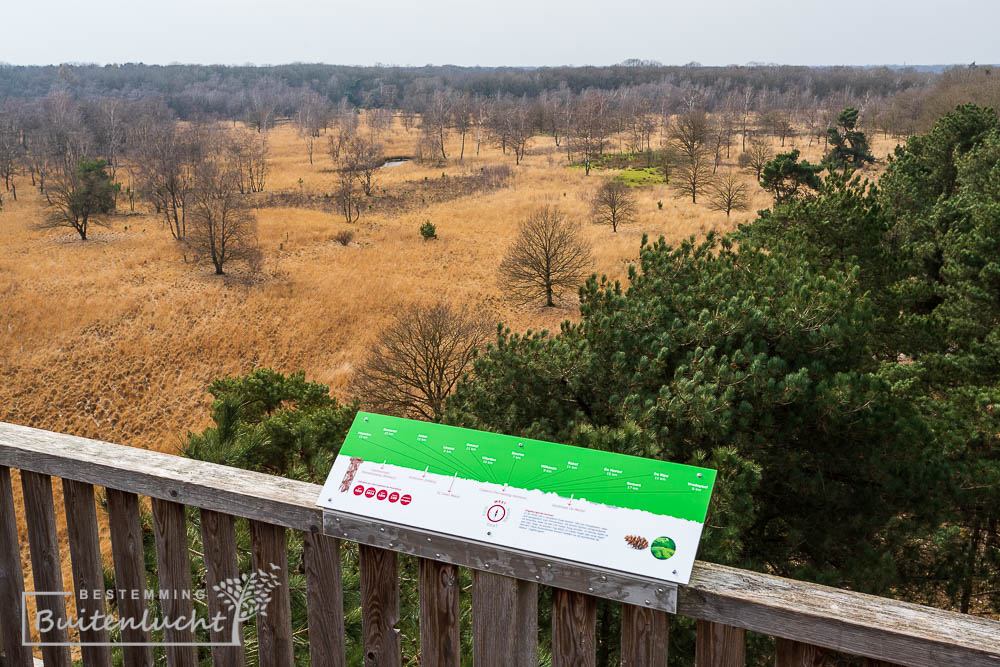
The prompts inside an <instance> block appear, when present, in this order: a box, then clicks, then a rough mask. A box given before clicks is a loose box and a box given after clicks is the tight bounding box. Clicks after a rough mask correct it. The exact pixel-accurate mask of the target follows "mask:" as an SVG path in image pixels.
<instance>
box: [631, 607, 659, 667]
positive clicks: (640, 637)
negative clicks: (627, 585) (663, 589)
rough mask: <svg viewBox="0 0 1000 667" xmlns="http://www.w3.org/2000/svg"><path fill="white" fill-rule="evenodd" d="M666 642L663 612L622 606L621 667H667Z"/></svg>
mask: <svg viewBox="0 0 1000 667" xmlns="http://www.w3.org/2000/svg"><path fill="white" fill-rule="evenodd" d="M669 639H670V617H669V616H668V615H667V614H666V613H664V612H662V611H657V610H655V609H648V608H646V607H637V606H635V605H632V604H623V605H622V667H639V666H641V667H666V666H667V655H668V645H669Z"/></svg>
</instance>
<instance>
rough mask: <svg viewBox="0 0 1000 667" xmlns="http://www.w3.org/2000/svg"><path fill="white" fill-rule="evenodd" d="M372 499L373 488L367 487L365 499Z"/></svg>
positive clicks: (373, 494)
mask: <svg viewBox="0 0 1000 667" xmlns="http://www.w3.org/2000/svg"><path fill="white" fill-rule="evenodd" d="M374 497H375V487H374V486H369V487H368V490H367V491H365V498H374Z"/></svg>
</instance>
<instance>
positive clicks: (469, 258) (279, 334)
mask: <svg viewBox="0 0 1000 667" xmlns="http://www.w3.org/2000/svg"><path fill="white" fill-rule="evenodd" d="M382 140H383V142H384V143H385V152H386V154H387V155H412V154H413V153H414V152H415V150H414V148H415V145H416V142H417V141H419V131H418V130H411V131H409V132H407V131H406V130H405V129H404V128H403V126H402V124H401V123H399V122H396V123H395V124H394V125H393V126H392V127H391V128H390V130H389V131H388V133H387V134H386V136H385V137H383V139H382ZM268 141H269V146H270V166H271V171H270V175H269V177H268V180H267V189H268V191H271V192H279V193H281V192H285V193H299V192H300V189H301V191H302V192H305V193H314V194H320V195H321V194H322V193H324V192H327V191H332V190H333V179H334V175H333V174H332V173H330V171H329V170H330V167H331V166H332V163H331V162H330V158H329V157H328V156H327V155H326V152H325V145H326V139H325V138H323V137H321V138H320V139H318V140H317V142H316V152H315V156H314V160H315V164H314V165H310V164H309V162H308V158H307V155H306V151H305V148H304V144H303V142H302V140H301V138H300V137H299V136H298V135H297V133H296V132H295V130H294V128H293V127H292V126H291V125H289V124H283V125H279V126H278V127H277V128H275V129H273V130H271V131H270V133H269V137H268ZM794 141H795V140H791V141H789V145H788V146H787V147H786V149H789V148H791V147H793V146H794ZM458 144H459V138H458V137H457V136H452V138H451V146H450V150H449V157H452V158H455V157H457V155H458ZM799 144H800V145H799V146H798V147H799V148H800V149H802V151H803V154H804V156H805V157H807V158H808V159H810V160H814V161H815V160H819V159H820V157H821V151H820V149H819V147H817V146H816V145H813V146H812V147H806V146H805V145H804V144H805V141H804V140H803V139H801V138H800V139H799ZM893 144H894V142H886V141H879V140H876V141H875V146H874V147H875V151H876V155H877V156H878V157H879V158H880V159H881V158H884V157H885V155H886V154H887V152H888V151H889V150H890V149H891V147H892V145H893ZM775 148H776V150H780V148H779V147H778V146H775ZM737 154H738V144H737V145H734V147H733V151H732V160H731V163H730V164H728V165H724V166H723V168H727V167H730V166H734V163H735V160H736V156H737ZM498 163H509V164H511V165H512V166H513V163H514V158H513V155H511V154H508V155H503V154H502V153H501V152H500V150H499V149H498V148H496V147H493V146H487V145H486V144H484V145H483V149H482V151H481V154H480V155H479V156H478V157H477V156H476V155H475V137H474V136H472V137H469V138H467V141H466V151H465V159H464V161H463V162H462V163H458V162H457V161H456V160H454V159H453V160H452V161H451V162H450V163H449V164H448V166H446V167H445V168H444V169H442V168H439V167H423V166H421V165H419V164H417V163H415V162H408V163H405V164H403V165H400V166H395V167H389V168H385V169H382V170H380V180H379V186H380V187H383V188H386V189H387V190H392V189H393V188H402V187H404V185H405V183H406V182H414V181H415V182H422V181H423V180H424V179H425V177H426V178H427V179H428V180H430V179H439V178H441V177H442V171H443V172H444V173H446V174H448V175H449V176H460V175H463V174H470V173H475V172H478V170H479V167H480V166H483V165H488V164H498ZM567 164H568V163H567V162H566V154H565V151H564V150H563V149H560V148H556V147H555V145H554V143H553V140H552V139H551V138H550V137H535V138H534V139H533V140H532V142H531V143H530V145H529V150H528V155H527V157H526V158H525V159H524V161H523V162H522V164H521V165H520V166H518V167H516V170H515V172H516V176H515V179H514V182H513V185H512V187H509V188H506V189H501V190H497V191H494V192H491V193H487V194H478V195H471V196H466V197H460V198H458V199H453V200H450V201H443V202H437V203H435V202H433V201H428V203H427V204H426V205H424V206H418V207H416V208H413V209H412V210H408V211H407V212H405V213H401V214H398V215H389V214H376V215H365V214H363V215H362V217H361V219H360V221H359V222H358V224H356V225H349V224H348V223H345V222H344V220H343V218H342V217H340V216H339V215H337V214H334V213H326V212H323V211H319V210H314V209H302V208H261V209H259V210H258V213H257V218H258V222H259V233H260V238H261V242H262V245H263V250H264V253H265V270H266V273H267V274H269V275H270V277H269V278H268V279H266V280H265V281H263V282H261V283H257V284H253V285H247V284H246V283H245V281H242V280H240V274H241V272H242V271H244V269H243V268H242V267H240V266H238V265H233V266H232V267H231V270H230V271H229V273H230V275H229V276H226V277H220V276H216V275H214V274H213V272H212V270H211V268H210V267H209V266H204V265H202V266H196V265H193V264H188V263H186V262H185V260H184V255H183V253H182V250H181V248H180V247H179V245H178V244H177V243H176V242H175V241H174V240H172V238H171V237H170V234H169V233H168V231H167V230H166V229H165V228H164V227H163V226H162V225H161V222H160V219H159V218H158V217H156V216H154V215H152V214H151V213H149V212H147V213H141V214H136V215H127V214H125V213H124V211H123V212H122V213H120V214H119V215H117V216H114V217H112V218H111V219H110V220H109V225H108V227H107V228H102V227H95V228H93V231H92V233H91V234H90V236H91V238H90V240H88V241H86V242H83V241H80V240H79V237H78V236H76V234H75V232H73V231H72V230H69V229H63V230H51V229H49V230H38V229H36V228H35V226H36V224H37V223H38V222H39V221H40V219H41V217H42V216H43V215H44V207H43V204H44V200H43V198H42V197H41V196H40V195H39V193H38V191H37V190H36V189H34V188H31V187H30V184H29V183H28V182H27V181H26V179H23V178H22V179H21V181H20V187H19V189H18V192H19V200H18V201H16V202H15V201H13V200H12V199H11V198H10V197H5V198H4V210H3V212H2V213H0V239H2V246H0V247H2V250H0V421H7V422H13V423H17V424H24V425H28V426H34V427H38V428H43V429H49V430H53V431H59V432H63V433H71V434H74V435H80V436H85V437H90V438H97V439H101V440H106V441H110V442H116V443H121V444H126V445H131V446H135V447H142V448H145V449H154V450H159V451H167V452H175V451H177V448H178V446H179V445H180V444H181V443H182V441H183V439H184V436H185V434H186V432H187V431H188V430H197V429H202V428H204V427H205V426H207V425H208V424H209V417H208V407H209V404H210V397H209V395H208V394H207V393H206V391H205V388H206V386H207V385H208V383H209V382H210V381H211V380H212V379H213V378H216V377H219V376H222V375H227V374H239V373H245V372H247V371H249V370H250V368H251V367H252V366H254V365H263V366H270V367H272V368H275V369H277V370H280V371H283V372H292V371H297V370H299V369H304V370H305V371H306V377H307V378H308V379H310V380H315V381H319V382H323V383H325V384H327V385H328V386H329V387H330V389H331V391H332V393H333V394H334V395H335V396H337V397H339V398H342V399H349V398H350V397H351V396H352V376H353V373H354V369H355V368H356V367H357V366H358V365H359V363H360V362H361V361H362V359H363V358H364V356H365V354H366V350H367V349H368V348H369V346H370V345H371V344H372V342H373V341H374V340H375V339H376V338H377V337H378V335H379V331H380V330H381V328H382V327H383V326H384V325H385V324H386V323H387V322H388V321H389V320H390V318H391V317H392V315H393V313H395V312H396V311H397V310H398V309H400V308H403V307H405V306H407V305H408V304H411V303H414V302H431V301H434V300H436V299H443V300H446V301H449V302H451V303H453V304H456V305H461V304H468V305H469V306H471V307H474V308H476V309H479V310H484V311H486V312H488V313H491V314H492V315H494V316H495V317H496V319H497V320H498V321H502V322H504V323H505V324H507V325H508V326H510V327H511V328H512V329H513V330H515V331H523V330H526V329H534V330H539V329H548V330H553V331H557V330H558V325H559V323H560V322H561V321H562V320H565V319H574V318H576V317H578V309H577V305H578V304H577V302H576V297H575V295H571V296H569V297H568V298H566V299H564V300H563V301H562V302H561V303H560V304H559V306H558V307H556V308H548V309H546V308H542V307H539V306H526V307H514V306H512V305H510V304H508V303H507V302H505V300H504V294H503V290H502V289H501V287H500V286H499V285H498V281H497V267H498V265H499V263H500V261H501V259H502V257H503V254H504V251H505V249H506V247H507V245H508V244H509V243H510V241H511V238H512V235H513V234H514V231H515V229H516V227H517V225H518V223H519V221H520V220H521V219H522V218H523V216H525V215H526V214H528V213H529V212H531V211H532V209H534V208H535V207H537V206H539V205H542V204H555V205H558V206H559V207H560V208H561V209H562V210H563V211H564V212H565V213H566V214H567V215H568V216H569V217H571V218H573V219H575V220H578V221H579V222H580V223H581V224H582V226H583V233H584V236H585V237H586V239H587V240H588V241H589V242H590V243H591V244H592V246H593V249H594V259H595V263H594V267H593V270H594V272H596V273H598V274H606V275H607V276H609V277H611V278H618V279H622V278H624V277H625V275H626V274H627V267H628V265H629V263H631V262H633V261H634V260H635V259H636V258H637V256H638V251H639V245H640V240H641V238H642V235H643V234H648V235H649V236H650V238H656V237H659V236H661V235H662V236H664V237H666V239H667V240H668V241H671V242H678V241H680V240H682V239H684V238H686V237H689V236H692V235H694V236H703V235H704V234H705V233H706V232H708V231H709V230H712V229H716V230H719V231H729V230H731V229H733V228H734V227H735V226H736V224H738V223H739V222H743V221H745V220H748V219H750V218H751V217H753V215H754V212H755V211H756V210H757V209H760V208H766V207H767V206H769V205H770V198H769V196H768V195H767V193H765V192H763V191H762V190H760V188H759V187H757V186H756V184H753V183H752V182H751V186H752V191H753V193H754V195H753V198H752V204H751V207H750V210H749V211H746V212H741V213H734V214H733V216H732V218H731V219H728V220H727V218H726V216H725V215H724V214H723V213H718V212H712V211H710V210H708V208H707V207H706V206H705V205H704V204H703V203H699V204H698V205H693V204H691V202H690V201H689V200H687V199H677V198H675V196H674V191H673V190H671V189H670V188H668V187H667V186H665V185H656V186H646V187H643V188H641V189H640V190H639V191H638V200H639V210H640V215H639V218H638V221H637V222H636V223H635V224H632V225H629V226H627V227H624V228H622V229H620V231H619V232H617V233H612V232H611V229H610V228H609V227H602V226H597V225H595V224H592V223H591V222H590V221H589V217H590V216H589V203H588V199H589V197H590V195H591V193H592V192H593V191H594V190H595V189H596V188H597V187H598V185H599V184H600V183H601V181H602V179H605V178H609V177H611V176H613V175H614V174H615V173H616V172H614V171H612V170H603V171H594V172H592V173H591V175H590V176H589V177H588V176H585V175H584V172H583V170H582V169H569V168H567ZM299 179H302V184H301V186H300V184H299ZM748 180H749V177H748ZM657 201H662V202H663V208H662V210H660V209H659V208H658V207H657ZM119 209H120V210H123V209H124V210H127V203H126V202H122V203H120V205H119ZM137 210H143V209H141V208H137ZM425 220H431V221H432V222H433V223H434V224H435V225H436V226H437V234H438V237H439V238H438V240H436V241H431V242H424V241H423V240H422V239H421V237H420V235H419V233H418V231H417V229H418V227H419V225H420V224H421V223H422V222H423V221H425ZM345 229H353V230H354V232H355V236H354V240H353V242H352V243H351V244H350V245H349V246H347V247H345V246H342V245H340V244H339V243H338V242H336V241H335V240H334V236H335V235H336V234H337V233H338V232H340V231H342V230H345ZM15 488H19V483H18V482H17V481H16V480H15ZM55 489H56V495H57V497H56V503H57V507H61V505H62V498H61V489H60V488H59V486H58V485H56V486H55ZM58 514H59V515H60V518H59V522H60V537H61V541H62V543H63V544H66V540H65V525H64V518H63V517H62V516H61V515H62V512H59V513H58ZM100 520H101V521H102V522H103V521H104V517H103V515H102V516H101V519H100ZM102 532H103V537H104V538H105V539H104V540H103V542H104V544H105V545H107V544H108V540H107V539H106V537H107V527H106V526H104V527H103V530H102ZM22 537H23V536H22ZM22 544H23V545H25V546H24V547H23V554H22V555H23V561H24V566H25V570H26V576H27V577H28V579H27V580H28V581H30V575H28V574H27V573H28V571H29V570H28V568H29V560H28V558H27V547H26V540H23V541H22ZM63 564H64V578H65V580H66V581H67V582H68V581H70V576H71V575H70V570H69V558H68V557H65V555H64V558H63Z"/></svg>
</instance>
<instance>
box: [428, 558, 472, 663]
mask: <svg viewBox="0 0 1000 667" xmlns="http://www.w3.org/2000/svg"><path fill="white" fill-rule="evenodd" d="M461 646H462V641H461V615H460V611H459V585H458V566H457V565H451V564H450V563H442V562H440V561H435V560H428V559H426V558H421V559H420V661H421V664H425V665H439V666H440V667H458V666H459V665H461V663H462V648H461Z"/></svg>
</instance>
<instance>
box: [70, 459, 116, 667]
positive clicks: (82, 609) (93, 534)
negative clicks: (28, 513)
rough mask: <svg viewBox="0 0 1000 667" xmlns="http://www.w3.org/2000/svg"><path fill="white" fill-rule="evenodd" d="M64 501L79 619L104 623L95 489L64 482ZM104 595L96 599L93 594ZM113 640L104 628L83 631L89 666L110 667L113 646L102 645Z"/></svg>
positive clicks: (106, 607)
mask: <svg viewBox="0 0 1000 667" xmlns="http://www.w3.org/2000/svg"><path fill="white" fill-rule="evenodd" d="M63 502H64V504H65V505H66V531H67V533H68V534H69V553H70V562H71V564H72V568H73V590H75V591H76V617H77V618H78V619H81V620H84V621H90V619H94V620H95V621H97V623H103V621H104V620H105V619H107V617H108V606H107V603H106V602H105V600H104V596H103V593H104V571H103V570H102V568H101V544H100V538H99V533H98V530H97V508H96V507H95V506H94V487H93V486H91V485H90V484H84V483H83V482H74V481H73V480H71V479H64V480H63ZM95 593H99V594H101V595H100V597H98V598H97V599H94V594H95ZM109 641H110V637H109V635H108V631H107V630H105V629H103V628H101V627H97V628H94V627H87V628H81V629H80V643H82V644H84V646H83V647H82V648H81V649H80V650H81V653H82V655H83V664H84V665H86V666H87V667H92V666H93V667H111V647H110V646H106V645H105V646H99V645H98V644H107V643H108V642H109Z"/></svg>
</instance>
